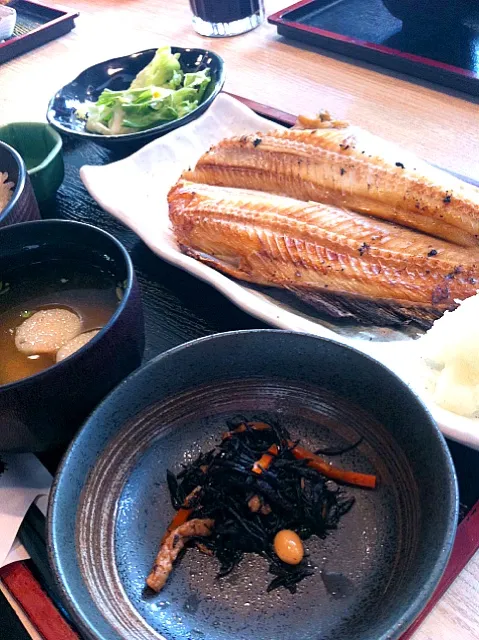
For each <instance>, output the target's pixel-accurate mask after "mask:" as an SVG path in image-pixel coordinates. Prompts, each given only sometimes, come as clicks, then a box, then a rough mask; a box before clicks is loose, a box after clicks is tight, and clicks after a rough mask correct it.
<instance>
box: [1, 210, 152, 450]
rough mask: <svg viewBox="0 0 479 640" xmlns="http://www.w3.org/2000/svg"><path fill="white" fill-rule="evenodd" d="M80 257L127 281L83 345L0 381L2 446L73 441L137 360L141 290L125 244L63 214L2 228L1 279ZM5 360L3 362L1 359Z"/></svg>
mask: <svg viewBox="0 0 479 640" xmlns="http://www.w3.org/2000/svg"><path fill="white" fill-rule="evenodd" d="M63 259H78V260H81V261H83V262H87V263H89V264H92V265H94V266H96V267H100V268H105V269H107V270H108V272H109V273H111V274H112V275H113V276H114V278H115V279H117V281H118V282H120V283H122V286H124V292H123V297H122V299H121V301H119V303H118V306H117V308H116V310H115V311H114V313H113V315H112V317H111V318H110V320H109V322H108V323H107V324H106V325H105V326H104V327H103V329H102V330H101V331H100V332H99V333H98V334H97V335H96V336H95V337H94V338H93V339H92V340H91V341H90V342H89V343H88V344H86V345H85V346H84V347H82V348H81V349H79V350H78V351H77V352H76V353H74V354H72V355H71V356H69V357H68V358H66V359H65V360H63V361H61V362H59V363H57V364H54V365H53V366H51V367H50V368H48V369H45V370H44V371H41V372H40V373H36V374H34V375H32V376H30V377H28V378H24V379H21V380H18V381H16V382H11V383H8V384H4V385H0V451H2V452H4V451H15V452H23V451H31V452H40V451H46V450H49V449H52V448H55V447H57V446H59V445H61V444H64V443H65V442H68V441H69V440H71V438H72V436H73V435H74V433H75V431H76V430H77V429H78V427H79V426H80V424H81V423H82V422H83V421H84V419H85V418H86V416H87V415H88V414H89V413H90V412H91V411H92V409H93V408H94V407H95V406H96V405H97V404H98V402H99V401H100V400H101V399H102V398H103V397H104V396H105V395H106V394H107V393H108V392H109V391H110V390H111V389H112V388H113V387H114V386H115V385H117V384H118V383H119V382H120V381H121V380H122V379H123V378H124V377H125V376H126V375H127V374H129V373H130V372H131V371H133V369H135V368H136V367H138V366H139V365H140V363H141V358H142V355H143V349H144V326H143V315H142V307H141V299H140V291H139V287H138V283H137V281H136V277H135V273H134V270H133V265H132V263H131V260H130V257H129V255H128V253H127V251H126V249H125V248H124V247H123V246H122V245H121V244H120V243H119V242H118V241H117V240H116V239H115V238H113V236H111V235H110V234H108V233H106V232H104V231H102V230H101V229H98V228H96V227H93V226H90V225H87V224H83V223H79V222H72V221H64V220H40V221H35V222H25V223H21V224H16V225H12V226H8V227H5V228H2V229H0V280H2V275H1V274H2V273H8V272H9V271H10V270H12V269H14V268H16V267H22V268H23V267H24V266H26V265H31V266H32V269H34V268H35V265H36V264H39V263H42V262H44V261H46V260H48V261H50V260H57V261H58V264H59V268H60V265H61V261H62V260H63ZM0 366H1V361H0Z"/></svg>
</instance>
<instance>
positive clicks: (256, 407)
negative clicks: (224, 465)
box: [48, 330, 457, 640]
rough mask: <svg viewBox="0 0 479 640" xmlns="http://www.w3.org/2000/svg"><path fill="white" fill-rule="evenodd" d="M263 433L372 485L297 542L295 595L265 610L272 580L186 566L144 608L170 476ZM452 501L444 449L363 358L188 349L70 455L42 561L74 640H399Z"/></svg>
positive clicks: (141, 376)
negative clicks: (228, 431) (216, 447)
mask: <svg viewBox="0 0 479 640" xmlns="http://www.w3.org/2000/svg"><path fill="white" fill-rule="evenodd" d="M238 414H241V415H243V416H246V418H247V419H252V418H254V417H255V418H257V419H260V420H268V419H271V418H274V419H276V420H277V421H279V422H280V424H282V425H283V426H285V427H287V428H288V429H289V430H290V433H291V436H292V439H293V440H294V439H296V438H300V439H301V441H302V443H303V444H305V445H306V446H308V447H309V448H310V449H312V450H314V449H316V448H319V447H321V448H324V447H333V448H336V447H344V445H346V444H348V443H353V442H357V440H358V436H362V437H363V438H364V440H363V442H362V443H361V444H360V445H359V446H358V447H357V448H355V449H353V450H351V451H349V452H348V453H346V454H344V455H343V456H341V457H339V458H338V457H334V458H332V459H331V460H332V461H334V464H336V465H338V466H341V467H343V468H349V469H353V470H356V471H362V472H366V473H375V474H377V475H378V478H379V485H378V488H377V489H376V490H374V491H370V490H364V489H357V488H350V487H348V488H347V491H348V493H349V494H350V495H353V496H354V498H355V500H356V502H355V504H354V506H353V508H352V509H351V511H350V512H348V513H347V514H346V515H345V516H344V517H343V519H342V520H341V522H340V525H339V527H338V529H337V530H333V531H331V532H330V533H329V535H328V536H327V537H326V538H325V539H324V540H319V539H315V540H313V539H311V540H310V541H309V542H308V547H309V552H310V558H311V561H312V563H313V564H314V565H315V566H316V571H315V574H314V576H313V577H311V578H308V579H306V580H304V581H303V582H301V583H300V585H299V586H298V592H297V593H296V594H290V593H289V592H287V591H285V590H283V591H273V592H271V593H267V592H266V587H267V585H268V584H269V582H270V581H271V576H270V575H268V573H267V570H268V563H267V562H266V561H265V560H264V559H263V558H260V557H259V556H253V555H249V556H247V557H245V558H244V560H243V561H242V563H241V564H240V566H239V567H237V568H236V569H235V570H234V571H233V573H232V574H230V575H229V576H228V577H226V578H224V579H222V580H217V579H216V572H217V570H218V563H217V561H216V560H215V559H214V558H208V557H205V556H204V555H202V554H200V553H199V552H197V550H195V549H192V550H190V551H188V552H187V553H186V555H185V557H184V558H183V559H182V561H181V563H180V564H179V566H177V567H175V569H174V571H173V574H172V576H171V577H170V579H169V581H168V583H167V585H166V587H165V588H164V589H163V590H162V591H161V592H160V593H159V594H157V595H155V596H153V597H151V596H148V594H147V593H145V591H144V584H145V583H144V581H145V577H146V575H147V574H148V573H149V570H150V568H151V565H152V562H153V559H154V558H155V555H156V552H157V549H158V545H159V541H160V539H161V536H162V535H163V533H164V531H165V529H166V527H167V524H169V522H170V521H171V518H172V515H173V513H174V511H173V509H172V506H171V503H170V498H169V492H168V489H167V486H166V478H165V476H166V470H167V469H171V470H173V471H174V472H176V473H177V472H178V471H179V470H180V469H181V468H182V463H185V462H187V461H188V460H191V459H192V457H196V456H197V455H198V453H199V451H205V450H208V449H210V448H211V447H212V446H213V443H214V442H218V441H219V440H220V438H221V434H222V432H224V430H225V428H226V425H225V421H226V420H227V419H228V418H232V417H233V416H235V415H236V416H237V415H238ZM456 517H457V486H456V478H455V473H454V469H453V465H452V462H451V458H450V455H449V452H448V449H447V447H446V444H445V441H444V439H443V437H442V436H441V434H440V433H439V431H438V429H437V427H436V425H435V423H434V421H433V420H432V418H431V416H430V415H429V413H428V412H427V410H426V409H425V407H424V405H423V404H422V403H421V402H420V401H419V399H418V398H417V397H416V396H415V395H414V394H413V393H412V392H411V391H410V389H409V388H408V387H407V386H406V385H405V384H404V383H403V382H402V381H401V380H399V378H397V377H396V376H395V375H394V374H393V373H391V372H390V371H389V370H387V369H386V368H385V367H383V366H382V365H380V364H378V363H377V362H375V361H374V360H372V359H371V358H369V357H367V356H365V355H362V354H361V353H359V352H357V351H355V350H353V349H350V348H347V347H345V346H341V345H339V344H337V343H335V342H331V341H328V340H324V339H320V338H316V337H313V336H309V335H306V334H298V333H290V332H286V331H273V330H261V331H244V332H241V331H240V332H235V333H225V334H220V335H216V336H211V337H208V338H203V339H200V340H196V341H194V342H190V343H188V344H185V345H183V346H180V347H178V348H176V349H173V350H171V351H168V352H167V353H165V354H163V355H161V356H159V357H157V358H155V359H154V360H153V361H151V362H150V363H148V364H147V365H146V366H144V367H143V368H141V369H139V370H138V371H136V372H135V373H133V374H132V375H131V376H130V377H129V378H128V379H127V380H125V381H124V382H123V383H122V384H120V385H119V387H117V389H115V390H114V391H113V393H112V394H110V395H109V396H108V398H107V399H106V400H105V401H104V402H103V403H102V404H101V405H100V407H99V408H98V409H97V410H96V411H95V412H94V413H93V414H92V416H90V418H89V419H88V421H87V422H86V424H85V426H84V427H83V429H82V430H81V432H80V433H79V435H78V437H77V438H76V440H75V441H74V442H73V444H72V445H71V447H70V449H69V451H68V452H67V454H66V457H65V458H64V460H63V462H62V465H61V468H60V471H59V474H58V475H57V478H56V481H55V484H54V488H53V492H52V495H51V501H50V511H49V527H48V528H49V553H50V559H51V562H52V566H53V570H54V573H55V575H56V577H57V580H58V583H59V587H60V591H61V594H62V596H63V599H64V602H65V604H66V606H67V607H68V609H69V610H70V612H71V613H72V615H73V616H74V619H75V621H76V623H77V624H78V626H79V627H80V630H81V631H82V632H83V633H84V634H85V637H87V638H95V640H119V639H125V640H126V639H128V640H130V639H131V638H135V640H149V639H150V638H167V639H168V640H187V639H188V640H199V639H200V638H201V639H206V638H208V640H224V639H225V638H228V640H245V638H255V639H256V640H278V638H287V639H288V640H304V639H305V638H307V639H308V640H333V639H334V640H338V638H340V639H341V640H394V639H396V638H399V637H400V636H401V635H402V633H403V632H404V631H405V629H406V628H407V626H408V625H409V624H410V623H411V622H412V621H413V620H414V618H415V617H416V616H417V615H418V613H419V612H420V611H421V609H422V608H423V607H424V606H425V604H426V602H427V600H428V599H429V597H430V596H431V594H432V593H433V591H434V588H435V586H436V585H437V583H438V581H439V579H440V577H441V574H442V572H443V570H444V568H445V565H446V562H447V559H448V557H449V553H450V550H451V547H452V543H453V539H454V533H455V527H456Z"/></svg>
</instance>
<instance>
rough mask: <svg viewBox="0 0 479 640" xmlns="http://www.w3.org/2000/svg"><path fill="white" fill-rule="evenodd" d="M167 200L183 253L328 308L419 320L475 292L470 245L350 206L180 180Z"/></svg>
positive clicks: (476, 272)
mask: <svg viewBox="0 0 479 640" xmlns="http://www.w3.org/2000/svg"><path fill="white" fill-rule="evenodd" d="M168 202H169V215H170V220H171V222H172V225H173V229H174V232H175V235H176V238H177V241H178V243H179V245H180V247H181V249H182V251H183V252H185V253H187V254H188V255H191V256H193V257H195V258H196V259H198V260H201V261H202V262H204V263H206V264H208V265H210V266H212V267H214V268H216V269H218V270H219V271H222V272H223V273H226V274H228V275H230V276H233V277H235V278H239V279H240V280H246V281H248V282H252V283H256V284H260V285H269V286H273V287H281V288H286V289H288V290H290V291H292V292H293V293H295V294H296V295H299V296H300V297H301V298H303V299H304V300H306V301H308V302H309V303H312V304H314V305H315V306H317V307H319V308H322V309H323V310H327V311H328V313H333V314H334V315H356V313H357V312H358V310H359V311H360V312H361V315H362V317H363V318H362V319H363V320H364V319H366V320H367V319H369V320H370V321H373V322H381V323H383V324H396V323H400V322H403V321H404V320H410V319H414V320H416V321H418V322H419V323H420V324H422V325H423V326H428V325H429V324H430V323H431V322H432V320H434V319H435V318H436V317H438V316H439V315H441V314H442V312H443V311H444V310H445V309H450V308H454V306H455V302H454V300H455V299H456V298H460V299H464V298H467V297H469V296H471V295H474V294H475V293H476V288H477V285H476V281H477V280H476V279H478V278H479V269H478V267H479V262H476V259H477V257H478V256H477V252H476V251H475V250H471V249H465V248H462V247H456V246H454V245H451V244H449V243H447V242H444V241H442V240H438V239H435V238H430V237H428V236H425V235H423V234H421V233H417V232H414V231H410V230H409V229H405V228H404V227H399V226H397V225H394V224H391V223H387V222H383V221H381V220H377V219H375V218H371V217H368V216H363V215H360V214H358V213H355V212H352V211H346V210H344V209H339V208H336V207H332V206H331V205H325V204H320V203H315V202H301V201H298V200H294V199H291V198H286V197H283V196H277V195H271V194H266V193H262V192H258V191H250V190H245V189H234V188H223V187H217V186H211V185H205V184H197V183H191V182H188V181H185V180H180V181H179V182H178V183H177V184H176V185H175V186H174V187H173V188H172V189H171V190H170V193H169V195H168ZM348 309H349V313H348ZM334 310H336V312H337V313H334ZM341 310H342V311H341Z"/></svg>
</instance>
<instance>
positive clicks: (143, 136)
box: [47, 47, 225, 148]
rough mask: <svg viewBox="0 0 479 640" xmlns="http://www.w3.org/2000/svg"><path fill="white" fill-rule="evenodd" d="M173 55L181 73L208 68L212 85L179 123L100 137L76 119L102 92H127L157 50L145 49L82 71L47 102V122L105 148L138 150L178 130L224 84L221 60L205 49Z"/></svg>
mask: <svg viewBox="0 0 479 640" xmlns="http://www.w3.org/2000/svg"><path fill="white" fill-rule="evenodd" d="M171 50H172V52H173V53H179V54H181V57H180V63H181V67H182V69H183V71H185V72H194V71H201V70H202V69H205V68H209V69H210V70H211V77H212V80H213V82H212V83H210V85H209V87H208V89H207V90H206V93H205V96H204V97H203V101H202V102H201V104H200V105H199V106H198V107H197V108H196V109H195V110H194V111H192V112H191V113H189V114H188V115H186V116H183V117H182V118H179V119H178V120H173V121H171V122H165V123H164V124H160V125H158V126H156V127H152V128H151V129H146V130H145V131H140V132H138V133H125V134H121V135H116V136H103V135H101V134H97V133H90V132H89V131H86V128H85V127H86V122H85V120H84V119H81V118H78V116H77V114H76V111H77V109H78V108H79V107H81V106H82V105H85V103H90V102H96V100H97V99H98V97H99V95H100V94H101V92H102V91H103V90H104V89H112V90H114V91H119V90H122V89H126V88H128V86H129V85H130V84H131V82H132V80H133V79H134V78H135V76H136V75H137V74H138V73H139V71H141V70H142V69H143V68H144V67H146V65H147V64H148V63H149V62H150V61H151V60H152V58H153V56H154V55H155V52H156V49H148V50H146V51H140V52H138V53H133V54H131V55H129V56H123V57H121V58H114V59H113V60H106V61H105V62H100V63H99V64H96V65H94V66H92V67H90V68H89V69H86V70H85V71H83V72H82V73H81V74H80V75H79V76H78V77H77V78H75V80H73V82H70V84H67V85H65V86H64V87H63V88H62V89H60V91H58V92H57V93H56V94H55V95H54V96H53V98H52V99H51V100H50V103H49V105H48V111H47V120H48V122H49V123H50V124H51V125H53V126H54V127H55V128H56V129H58V131H61V132H62V133H65V134H68V135H72V136H77V137H79V138H83V139H87V140H90V141H93V142H97V143H98V144H101V145H103V146H105V147H110V148H118V146H119V145H121V146H124V145H128V146H132V147H136V146H140V145H141V144H146V143H147V142H150V141H151V140H153V139H155V138H158V137H159V136H162V135H163V134H165V133H167V132H168V131H172V130H173V129H177V128H178V127H181V126H183V125H184V124H186V123H187V122H191V121H192V120H194V119H195V118H197V117H198V116H199V115H201V114H202V113H203V112H204V111H206V109H207V108H208V107H209V106H210V105H211V103H212V102H213V100H214V99H215V98H216V96H217V95H218V93H219V92H220V91H221V88H222V87H223V84H224V81H225V75H224V66H223V60H222V59H221V58H220V57H219V56H218V55H217V54H216V53H213V52H212V51H207V50H206V49H183V48H182V47H171Z"/></svg>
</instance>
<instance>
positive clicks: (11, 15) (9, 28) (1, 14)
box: [0, 4, 17, 42]
mask: <svg viewBox="0 0 479 640" xmlns="http://www.w3.org/2000/svg"><path fill="white" fill-rule="evenodd" d="M16 22H17V12H16V11H15V9H12V8H11V7H6V6H5V5H2V4H0V42H1V41H2V40H6V39H7V38H11V37H12V35H13V30H14V29H15V24H16Z"/></svg>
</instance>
